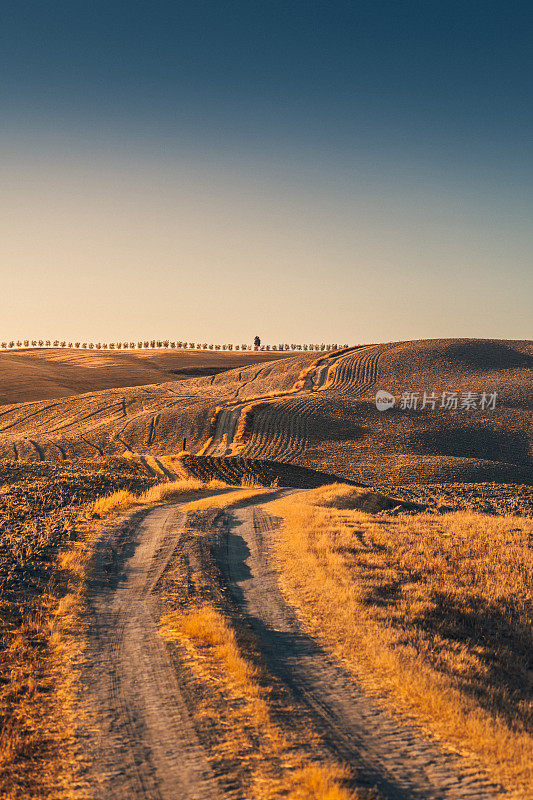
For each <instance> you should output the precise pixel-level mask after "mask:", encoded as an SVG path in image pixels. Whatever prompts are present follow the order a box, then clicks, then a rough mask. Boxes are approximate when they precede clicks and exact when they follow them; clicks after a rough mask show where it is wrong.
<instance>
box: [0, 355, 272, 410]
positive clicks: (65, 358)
mask: <svg viewBox="0 0 533 800" xmlns="http://www.w3.org/2000/svg"><path fill="white" fill-rule="evenodd" d="M276 358H281V359H283V358H286V356H285V354H283V353H278V354H276V353H272V352H268V353H267V352H265V351H259V352H255V351H251V352H248V351H246V352H241V351H238V352H237V351H232V352H228V351H226V352H221V351H210V350H198V351H194V350H119V351H117V350H105V351H103V350H71V349H61V348H59V349H31V350H10V351H7V352H5V351H4V352H0V375H1V376H2V382H1V384H0V405H5V404H9V403H24V402H29V401H36V400H49V399H53V398H58V397H69V396H71V395H75V394H81V393H82V392H91V391H99V390H101V389H112V388H114V387H120V386H141V385H144V384H148V383H161V382H163V381H174V380H177V379H184V378H190V377H191V376H195V375H200V376H201V375H213V374H216V373H217V372H222V371H224V370H228V369H236V368H237V367H241V366H249V365H252V364H259V363H261V362H263V361H271V360H275V359H276Z"/></svg>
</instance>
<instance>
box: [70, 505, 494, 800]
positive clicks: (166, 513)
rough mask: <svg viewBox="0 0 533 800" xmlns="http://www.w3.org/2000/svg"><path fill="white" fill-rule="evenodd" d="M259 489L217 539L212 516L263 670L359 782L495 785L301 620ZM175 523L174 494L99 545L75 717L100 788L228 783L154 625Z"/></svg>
mask: <svg viewBox="0 0 533 800" xmlns="http://www.w3.org/2000/svg"><path fill="white" fill-rule="evenodd" d="M261 502H264V500H262V501H261V500H258V501H257V503H256V504H255V505H254V504H253V503H252V504H249V505H247V506H246V507H240V508H237V509H236V510H233V511H232V512H231V516H230V518H229V519H230V524H229V525H228V526H227V528H226V531H225V534H224V536H223V538H222V546H221V545H220V541H221V540H220V529H217V537H218V538H217V540H216V541H217V542H218V544H217V547H216V557H217V560H218V563H219V568H220V572H221V575H222V580H223V581H224V582H225V583H226V586H227V588H228V591H229V593H230V596H232V598H233V602H234V603H236V604H237V605H238V607H239V608H240V610H241V611H242V612H244V614H245V616H246V618H247V620H248V622H249V624H250V626H251V627H252V629H253V630H254V632H255V634H256V637H257V639H258V641H259V643H260V648H261V650H262V654H263V657H264V660H265V663H266V665H267V667H268V669H269V671H270V672H271V673H272V674H274V675H275V676H277V678H278V679H280V680H281V681H282V682H283V684H284V685H285V686H286V687H287V689H288V691H289V692H290V694H291V696H292V697H293V698H294V702H295V704H300V705H302V704H303V705H304V706H305V707H306V710H307V712H308V713H310V714H311V715H312V717H313V719H314V721H315V723H316V727H317V729H318V730H319V731H320V733H321V735H322V738H323V741H324V743H325V746H326V748H328V749H329V750H330V752H331V753H333V754H334V755H335V756H336V757H337V758H338V759H340V760H341V761H344V762H345V763H347V764H349V765H350V766H351V767H355V769H356V770H357V776H358V777H357V784H356V785H357V786H377V787H378V788H379V791H380V792H381V795H382V796H383V797H385V798H393V799H398V800H400V799H401V800H407V798H413V800H414V799H415V798H417V799H418V798H424V799H425V800H492V798H496V797H497V796H498V792H497V791H496V787H494V786H492V785H491V784H490V783H489V782H487V781H486V780H484V779H483V777H480V775H479V773H477V772H476V771H475V770H473V769H472V768H469V767H468V766H466V764H465V763H464V762H463V760H462V759H461V758H460V757H459V756H458V755H457V754H455V753H452V752H449V751H447V750H445V749H443V748H442V747H441V746H440V745H438V744H437V743H435V742H432V741H430V740H429V739H427V738H426V737H425V736H424V735H423V734H422V733H421V732H420V731H419V730H418V729H417V728H415V727H414V726H409V725H404V724H402V723H401V722H399V721H398V720H397V719H395V718H393V717H392V716H390V715H389V714H388V713H387V712H386V711H384V710H383V709H382V708H381V707H379V706H378V705H377V703H376V702H375V701H374V700H372V699H371V698H369V697H368V696H367V695H365V693H364V692H363V690H362V689H361V688H360V687H359V686H358V685H357V684H356V683H355V681H354V680H353V678H352V677H350V676H349V675H348V674H347V673H346V672H345V671H344V670H343V669H342V668H341V667H340V666H339V665H338V664H337V663H335V661H334V659H333V658H332V657H331V656H330V655H328V654H326V653H325V652H324V651H323V650H322V649H321V647H320V646H319V645H318V644H317V643H316V642H315V641H314V640H313V639H312V638H310V637H309V636H308V635H306V634H305V633H304V632H303V630H302V628H301V626H300V623H299V621H298V619H297V617H296V614H295V612H294V611H293V610H292V609H291V608H290V607H289V606H288V605H287V603H286V602H285V600H284V598H283V596H282V594H281V592H280V589H279V587H278V582H277V575H276V571H275V569H274V567H273V564H272V561H271V559H270V556H269V550H270V545H271V543H272V541H273V537H274V536H276V535H277V534H276V529H275V525H274V521H273V519H272V518H271V517H270V516H269V515H268V513H267V512H266V511H265V509H264V508H263V507H262V506H261ZM183 525H184V513H183V508H182V507H181V506H180V505H178V504H171V505H166V506H158V507H155V508H152V509H144V510H141V511H138V512H136V513H134V514H132V515H130V516H129V517H128V518H127V519H126V521H125V522H123V523H122V524H121V525H117V526H115V527H109V528H108V529H106V532H105V535H104V536H103V538H102V540H101V543H100V545H99V547H98V550H97V553H96V558H95V567H94V578H93V580H92V583H91V585H90V587H89V598H88V609H87V620H86V621H87V623H88V624H87V626H86V627H87V632H88V633H87V635H88V641H89V645H88V650H87V652H86V653H85V657H84V674H83V680H82V687H83V696H84V698H85V700H86V702H87V706H88V708H89V709H90V710H91V711H92V719H93V724H92V725H86V726H85V727H83V729H82V728H81V726H80V731H81V732H80V748H81V749H82V750H83V751H84V753H85V754H86V763H87V764H88V767H87V770H86V774H85V775H84V779H85V781H86V783H88V784H89V786H90V787H91V798H94V800H104V798H105V799H106V800H107V799H108V798H113V800H126V798H128V800H146V799H147V798H148V799H149V800H196V799H198V800H212V798H219V797H223V796H224V795H223V793H222V791H221V789H220V788H219V786H218V785H217V782H216V780H215V778H214V777H213V775H212V773H211V770H210V767H209V759H208V753H206V752H204V750H203V749H202V746H201V745H200V741H199V738H198V735H197V732H196V730H195V723H194V719H195V709H194V707H191V699H190V697H189V699H188V701H187V702H188V706H187V704H186V702H185V700H184V698H183V695H182V693H181V691H180V677H179V675H176V672H175V666H173V664H172V661H171V658H170V655H169V652H168V651H167V647H166V645H165V643H164V641H163V640H162V638H161V637H160V635H159V633H158V626H157V619H158V613H157V612H158V609H157V598H156V596H155V594H154V588H155V586H156V584H157V582H158V580H159V578H160V577H161V576H162V574H163V573H164V571H165V569H166V567H167V565H168V564H169V561H170V559H171V558H172V556H173V554H174V553H175V552H176V550H178V549H179V548H180V547H182V546H184V545H183V542H184V541H185V535H184V528H183ZM246 800H253V799H252V798H249V799H248V798H246Z"/></svg>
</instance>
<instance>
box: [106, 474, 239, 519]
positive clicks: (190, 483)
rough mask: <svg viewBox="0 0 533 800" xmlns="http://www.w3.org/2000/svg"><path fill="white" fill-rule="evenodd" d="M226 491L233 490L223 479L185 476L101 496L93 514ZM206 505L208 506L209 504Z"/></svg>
mask: <svg viewBox="0 0 533 800" xmlns="http://www.w3.org/2000/svg"><path fill="white" fill-rule="evenodd" d="M226 491H230V492H231V491H232V489H231V487H230V486H228V485H227V484H226V483H223V482H222V481H217V480H212V481H208V482H207V483H204V482H203V481H199V480H196V479H195V478H183V479H181V480H179V481H169V482H166V483H157V484H156V485H155V486H152V487H150V488H149V489H147V490H146V491H145V492H143V493H142V494H133V493H132V492H129V491H127V490H120V491H118V492H114V493H113V494H110V495H107V496H105V497H100V498H98V500H96V502H95V503H94V505H93V507H92V515H93V517H94V518H98V517H108V516H110V515H111V514H116V513H117V512H121V511H126V510H127V509H128V508H131V507H132V506H136V505H145V504H146V503H149V504H150V503H168V502H171V501H172V500H174V501H177V502H184V501H186V500H188V499H189V498H191V497H193V496H195V495H197V494H201V493H203V492H226ZM233 494H234V493H233V492H232V495H231V496H232V497H233ZM237 494H239V493H237ZM241 494H242V493H241ZM198 502H205V503H207V504H209V503H210V502H215V500H214V498H213V499H211V498H206V499H205V500H204V501H198ZM230 502H231V501H230ZM205 507H206V508H208V507H209V505H207V506H205Z"/></svg>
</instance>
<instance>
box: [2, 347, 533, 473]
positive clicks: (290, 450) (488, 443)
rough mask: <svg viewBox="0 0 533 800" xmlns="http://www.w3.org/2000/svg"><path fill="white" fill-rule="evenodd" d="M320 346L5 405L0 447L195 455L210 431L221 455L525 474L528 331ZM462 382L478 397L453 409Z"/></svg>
mask: <svg viewBox="0 0 533 800" xmlns="http://www.w3.org/2000/svg"><path fill="white" fill-rule="evenodd" d="M324 358H325V360H324V361H322V363H321V364H318V365H315V366H314V367H313V363H314V362H316V360H317V356H316V354H307V355H303V354H302V355H301V356H296V357H291V358H286V359H283V360H282V361H277V362H276V361H270V362H267V363H264V364H259V365H254V366H249V367H246V368H242V369H236V370H231V371H227V372H224V373H220V374H217V375H213V376H210V377H201V378H190V379H188V380H182V381H166V382H165V383H162V384H160V385H153V384H152V385H146V386H141V387H137V388H133V387H130V388H116V389H112V390H108V391H102V392H92V393H88V394H85V395H80V396H77V397H71V398H67V399H64V400H61V399H60V400H55V401H54V402H39V403H31V404H28V403H26V404H18V405H16V406H6V407H5V408H4V409H3V410H2V411H1V412H0V455H1V457H3V458H18V459H20V460H41V459H62V458H76V457H82V456H83V457H87V456H89V455H90V456H95V455H98V454H101V455H104V454H106V455H107V454H112V453H116V454H122V453H124V452H135V453H152V454H160V455H161V454H169V453H176V452H178V451H179V450H181V448H182V444H183V439H184V438H185V439H186V447H187V449H188V450H189V451H190V452H192V453H197V452H200V451H202V450H204V451H205V447H206V443H207V442H208V440H209V437H213V436H215V437H216V441H217V442H219V443H221V444H219V446H218V450H217V453H216V454H217V455H230V454H233V455H235V454H237V453H238V455H240V456H246V457H250V458H259V459H261V458H262V459H268V460H277V461H285V462H290V463H294V464H299V465H301V466H307V467H310V468H313V469H317V470H321V471H323V472H328V473H332V474H337V475H339V476H342V477H345V478H349V479H352V480H355V481H361V482H364V483H387V482H389V483H390V482H393V483H408V482H414V483H420V482H424V481H434V482H437V481H470V482H475V481H503V482H507V483H509V482H529V481H530V480H531V476H532V428H531V411H532V409H533V393H532V387H533V381H532V374H533V372H532V364H533V344H532V343H531V342H512V341H505V342H504V341H497V340H454V339H447V340H426V341H417V342H397V343H388V344H379V345H367V346H361V347H357V348H352V349H350V350H348V351H346V352H341V353H339V354H328V355H327V356H325V357H324ZM302 371H303V379H301V380H299V378H301V375H302ZM306 373H307V374H306ZM378 389H384V390H387V391H389V392H391V393H392V394H393V395H394V396H395V398H396V404H395V406H394V408H392V409H389V410H387V411H383V412H382V411H378V410H377V408H376V404H375V395H376V391H377V390H378ZM406 392H408V393H411V392H413V393H415V395H416V393H418V395H417V399H418V407H417V408H416V409H415V408H402V407H401V403H400V398H401V396H402V394H403V393H406ZM424 392H426V394H427V395H428V396H429V397H431V396H434V397H435V408H434V409H433V408H432V407H431V404H427V405H426V407H425V408H421V407H420V406H421V404H422V400H423V393H424ZM443 392H447V393H450V392H456V393H457V397H458V407H457V408H456V409H454V408H451V409H447V408H441V407H440V405H441V398H442V393H443ZM467 393H473V396H474V402H475V405H476V408H472V409H467V408H462V407H461V401H462V399H463V396H464V395H466V394H467ZM483 393H485V395H486V398H487V399H488V398H489V397H490V395H491V394H493V393H496V398H495V407H494V408H492V407H488V408H484V409H482V408H481V407H480V405H481V397H482V395H483ZM447 396H448V395H447ZM217 408H222V409H226V410H231V411H232V413H231V414H228V413H218V414H216V413H215V411H216V409H217ZM230 423H231V425H230ZM226 425H228V426H230V427H228V428H227V430H226V429H225V427H224V426H226ZM230 440H231V441H230Z"/></svg>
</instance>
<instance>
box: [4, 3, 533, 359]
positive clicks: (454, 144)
mask: <svg viewBox="0 0 533 800" xmlns="http://www.w3.org/2000/svg"><path fill="white" fill-rule="evenodd" d="M532 34H533V5H532V4H531V3H530V2H513V0H508V1H507V2H493V1H492V0H460V1H459V2H458V1H456V0H417V1H416V2H414V1H413V0H361V1H360V2H355V1H354V2H335V0H329V1H328V2H326V1H324V2H316V0H292V1H290V0H285V1H284V2H280V1H279V0H261V2H257V1H256V0H239V1H238V2H237V1H235V2H232V1H231V0H229V1H227V2H223V1H222V0H218V1H210V2H208V1H207V0H188V1H187V2H185V1H182V2H180V0H171V1H169V2H161V0H151V2H136V1H135V0H128V1H127V2H125V1H124V2H117V1H116V0H105V2H103V0H85V1H84V2H80V0H68V2H67V1H66V0H55V1H54V2H51V3H43V2H40V0H33V1H31V0H3V1H2V2H1V3H0V108H1V112H0V118H1V127H0V162H1V181H2V191H1V193H0V268H1V271H2V283H1V287H0V338H1V339H6V338H15V339H16V338H19V337H20V338H34V337H37V338H39V337H43V338H56V337H57V338H67V339H78V338H79V339H87V340H93V341H97V340H102V341H112V340H115V339H128V340H129V339H134V340H137V339H138V338H143V339H144V338H148V337H149V338H152V337H157V338H167V337H168V338H172V339H189V340H191V341H207V342H235V343H237V342H244V341H250V340H251V338H252V337H253V336H254V335H255V334H256V333H257V334H259V335H260V336H261V337H262V339H263V340H264V341H265V342H271V343H277V342H278V341H288V342H293V341H295V342H316V341H318V342H321V341H326V342H339V343H344V342H348V343H354V344H355V343H361V342H375V341H376V342H377V341H389V340H403V339H418V338H434V337H444V336H453V337H455V336H457V337H484V338H510V339H523V338H531V333H532V329H533V325H532V322H533V303H532V297H533V291H532V290H533V283H532V281H533V224H532V222H533V220H532V216H533V102H532V100H533V97H532V95H533V89H532V87H533V47H532V38H533V37H532Z"/></svg>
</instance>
